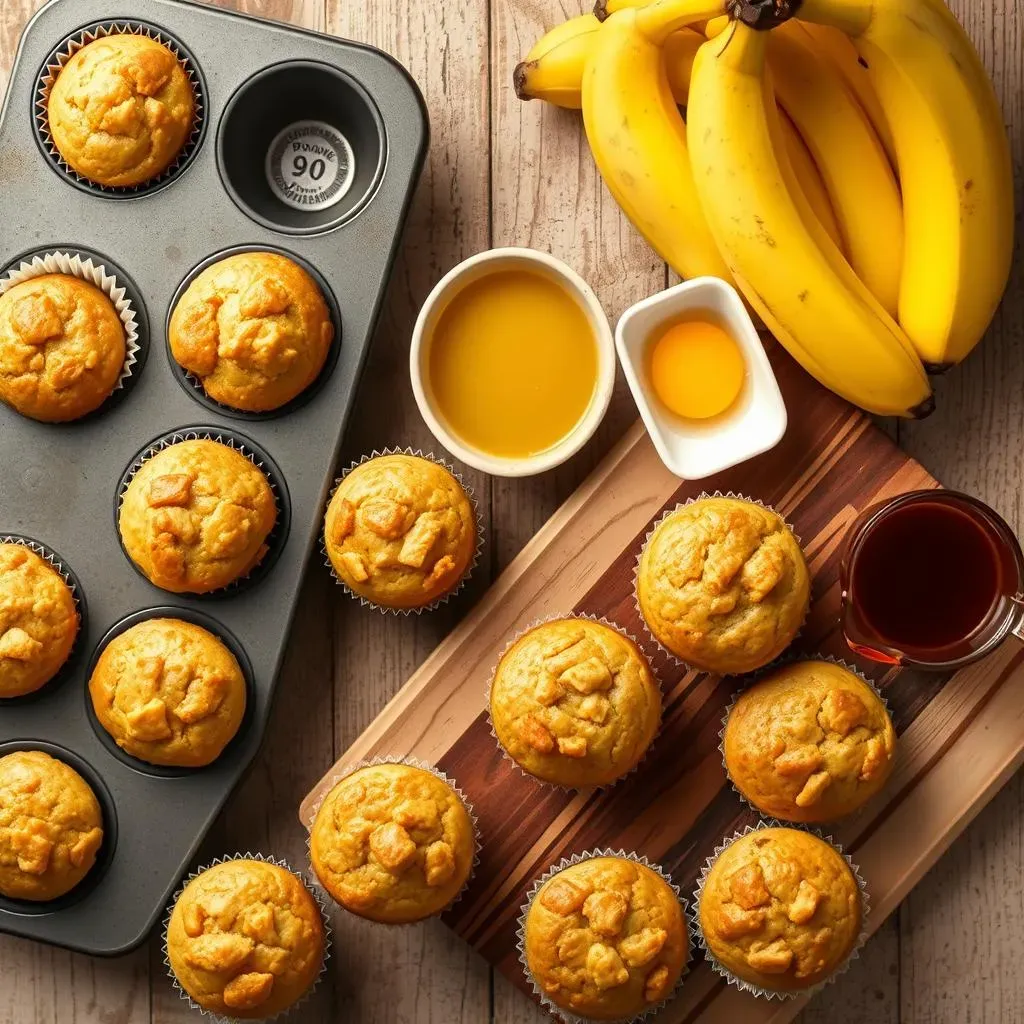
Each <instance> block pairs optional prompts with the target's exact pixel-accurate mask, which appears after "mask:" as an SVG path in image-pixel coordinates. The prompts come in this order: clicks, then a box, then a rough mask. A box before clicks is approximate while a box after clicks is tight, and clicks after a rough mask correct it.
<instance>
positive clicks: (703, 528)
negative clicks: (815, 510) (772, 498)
mask: <svg viewBox="0 0 1024 1024" xmlns="http://www.w3.org/2000/svg"><path fill="white" fill-rule="evenodd" d="M810 592H811V586H810V577H809V575H808V572H807V565H806V563H805V562H804V556H803V553H802V552H801V550H800V545H799V544H798V543H797V540H796V537H794V536H793V532H792V531H791V530H790V529H789V527H788V526H787V525H786V524H785V522H784V521H783V520H782V518H781V517H780V516H779V515H777V514H776V513H775V512H773V511H772V510H771V509H767V508H764V507H763V506H761V505H757V504H755V503H754V502H751V501H745V500H743V499H741V498H722V497H717V498H700V499H698V500H697V501H692V502H689V503H688V504H686V505H682V506H680V507H679V508H677V509H676V510H675V511H674V512H672V513H670V514H669V515H668V516H666V517H665V518H664V519H663V520H662V521H661V522H660V523H659V524H658V526H657V527H656V528H655V530H654V532H653V533H652V534H651V536H650V537H649V538H648V540H647V543H646V545H645V546H644V549H643V553H642V555H641V558H640V565H639V567H638V571H637V599H638V603H639V606H640V612H641V614H642V615H643V618H644V621H645V622H646V623H647V626H648V628H649V629H650V631H651V633H653V634H654V636H655V638H656V639H657V640H658V641H659V643H661V644H663V645H664V646H665V647H666V648H668V650H670V651H671V652H672V653H673V654H674V655H676V657H677V658H680V659H681V660H682V661H684V662H686V664H687V665H690V666H691V667H693V668H697V669H702V670H704V671H706V672H716V673H719V674H723V675H725V674H735V673H741V672H752V671H753V670H754V669H757V668H761V667H762V666H763V665H767V664H768V662H770V661H772V660H773V659H774V658H777V657H778V656H779V655H780V654H781V653H782V652H783V651H784V650H785V649H786V648H787V647H788V646H789V644H790V642H791V641H792V640H793V638H794V637H795V636H796V634H797V633H798V632H799V630H800V627H801V626H802V625H803V621H804V618H805V616H806V615H807V609H808V607H809V604H810Z"/></svg>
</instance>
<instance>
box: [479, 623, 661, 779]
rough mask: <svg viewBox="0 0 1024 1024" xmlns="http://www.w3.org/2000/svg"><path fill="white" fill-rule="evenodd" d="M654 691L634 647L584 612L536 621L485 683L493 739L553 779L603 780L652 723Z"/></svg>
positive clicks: (620, 767) (630, 762) (647, 738)
mask: <svg viewBox="0 0 1024 1024" xmlns="http://www.w3.org/2000/svg"><path fill="white" fill-rule="evenodd" d="M660 720H661V691H660V690H659V689H658V684H657V682H656V681H655V679H654V676H653V675H652V674H651V669H650V666H649V665H648V664H647V659H646V658H645V657H644V655H643V653H642V652H641V651H640V649H639V648H638V647H637V646H636V644H634V643H633V641H632V640H630V639H629V638H628V637H625V636H623V635H622V634H621V633H619V632H618V631H617V630H615V629H612V628H611V627H610V626H606V625H603V624H602V623H599V622H592V621H590V620H589V619H559V620H558V621H555V622H545V623H542V624H541V625H539V626H535V627H534V628H533V629H531V630H529V631H528V632H527V633H524V634H523V635H522V636H521V637H519V639H518V640H516V641H515V643H513V644H512V646H511V647H509V649H508V650H507V651H506V652H505V653H504V654H503V655H502V657H501V660H500V661H499V662H498V667H497V670H496V671H495V674H494V681H493V682H492V684H491V721H492V722H493V724H494V731H495V732H496V733H497V736H498V740H499V742H500V743H501V745H502V746H503V747H504V748H505V750H506V751H508V753H509V755H510V756H511V757H512V758H514V759H515V761H516V762H517V763H518V764H519V765H520V766H521V767H522V768H523V769H524V770H525V771H527V772H529V773H530V774H531V775H535V776H537V777H538V778H540V779H544V780H545V781H547V782H553V783H555V784H557V785H561V786H597V785H605V784H607V783H609V782H613V781H614V780H615V779H617V778H619V776H621V775H625V774H626V772H628V771H630V769H632V768H633V767H634V766H635V765H636V763H637V762H638V761H639V760H640V758H642V757H643V755H644V753H645V751H646V750H647V748H648V747H649V746H650V744H651V741H652V740H653V739H654V734H655V733H656V732H657V731H658V723H659V722H660Z"/></svg>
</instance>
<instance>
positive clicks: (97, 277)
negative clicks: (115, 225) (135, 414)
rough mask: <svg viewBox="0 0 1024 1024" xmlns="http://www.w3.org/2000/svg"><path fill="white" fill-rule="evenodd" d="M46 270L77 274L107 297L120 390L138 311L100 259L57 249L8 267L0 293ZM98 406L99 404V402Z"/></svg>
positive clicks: (134, 354)
mask: <svg viewBox="0 0 1024 1024" xmlns="http://www.w3.org/2000/svg"><path fill="white" fill-rule="evenodd" d="M46 274H68V275H70V276H71V277H77V278H78V279H79V280H81V281H87V282H88V283H89V284H91V285H95V287H97V288H99V290H100V291H101V292H103V294H104V295H106V297H107V298H108V299H110V302H111V304H112V305H113V307H114V309H115V310H116V312H117V315H118V318H119V319H120V321H121V327H122V329H123V330H124V352H125V358H124V365H123V366H122V367H121V373H120V376H118V378H117V383H116V384H115V385H114V391H120V390H121V388H123V387H124V386H125V383H126V382H127V380H128V378H129V377H130V376H131V375H132V373H133V371H134V369H135V364H136V362H137V360H138V354H139V322H138V316H139V314H138V311H137V310H136V309H135V307H134V306H133V305H132V300H131V299H130V298H129V297H128V293H127V291H126V290H125V287H124V285H122V284H121V283H120V282H119V281H118V280H117V277H116V276H115V275H114V274H112V273H111V272H110V271H109V270H107V268H106V267H105V266H104V265H103V264H102V263H94V262H93V259H92V257H91V256H90V257H88V258H87V259H84V260H83V259H82V257H81V256H76V255H74V254H73V253H69V252H64V251H63V250H60V249H58V250H55V251H54V252H48V253H44V254H43V255H40V256H33V257H32V259H31V260H29V261H25V260H22V261H21V263H19V264H18V266H17V267H15V268H12V269H11V270H9V271H8V272H7V274H6V275H5V277H4V278H3V279H2V280H0V295H3V294H4V292H7V291H9V290H10V289H11V288H13V287H14V286H15V285H16V284H21V283H22V282H24V281H31V280H32V279H33V278H35V277H43V276H44V275H46ZM111 394H113V392H111ZM108 397H109V396H108ZM104 401H105V400H104ZM99 407H100V408H101V407H102V403H101V405H100V406H99Z"/></svg>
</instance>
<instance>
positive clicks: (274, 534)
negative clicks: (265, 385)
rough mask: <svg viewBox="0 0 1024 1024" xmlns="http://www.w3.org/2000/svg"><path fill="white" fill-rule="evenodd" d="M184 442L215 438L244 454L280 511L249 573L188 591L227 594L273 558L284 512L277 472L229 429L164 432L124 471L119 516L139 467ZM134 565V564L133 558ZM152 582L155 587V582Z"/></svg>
mask: <svg viewBox="0 0 1024 1024" xmlns="http://www.w3.org/2000/svg"><path fill="white" fill-rule="evenodd" d="M182 441H216V442H218V443H219V444H223V445H227V447H228V448H233V449H234V450H235V451H236V452H238V454H239V455H244V456H245V457H246V458H247V459H248V460H249V461H250V462H251V463H252V464H253V465H254V466H255V467H256V468H257V469H258V470H259V471H260V472H261V473H262V474H263V476H264V477H265V479H266V481H267V485H268V486H269V487H270V493H271V494H272V495H273V496H274V508H275V510H276V512H277V516H276V518H275V519H274V525H273V526H272V527H271V529H270V532H269V533H268V534H267V536H266V537H265V538H264V541H263V543H264V544H265V545H266V548H267V551H266V552H265V554H264V555H263V557H262V558H261V559H260V560H259V561H258V562H257V563H256V564H255V565H254V566H253V567H252V568H251V569H250V570H249V572H248V573H246V575H245V576H239V577H238V579H234V580H232V581H231V582H230V583H229V584H227V585H226V586H224V587H218V588H217V589H216V590H208V591H204V592H203V593H201V594H193V593H191V592H188V596H191V597H200V598H202V597H208V596H210V595H212V594H227V593H230V592H231V591H232V590H235V589H238V588H239V587H242V586H244V585H245V583H246V581H247V580H248V579H249V578H250V577H251V576H252V574H253V573H254V572H256V571H257V570H258V569H260V567H261V566H262V565H263V564H264V563H265V562H266V561H267V559H268V558H270V557H272V554H273V552H274V548H275V546H276V545H277V544H279V543H280V542H281V541H282V539H283V538H282V537H281V534H280V530H281V515H282V512H283V509H282V507H281V495H280V493H279V492H278V488H277V481H276V480H275V479H274V475H273V474H272V473H269V472H268V471H267V467H266V466H265V465H264V463H263V462H262V460H261V459H260V457H259V455H258V454H257V453H256V452H254V451H252V450H251V449H250V448H249V447H248V446H247V445H246V444H245V442H243V441H240V440H238V439H237V438H236V437H235V436H234V435H233V434H232V433H230V432H229V431H219V430H175V431H172V432H171V433H169V434H165V435H164V436H163V437H161V438H158V439H157V440H156V441H154V442H153V443H152V444H150V446H149V447H148V448H147V449H146V450H145V451H144V452H143V453H142V454H141V455H137V456H136V457H135V461H134V462H132V464H131V466H130V467H129V470H128V472H127V473H126V474H125V476H124V479H123V480H122V482H121V488H120V490H119V491H118V494H117V512H118V517H120V514H121V506H122V505H123V504H124V496H125V493H126V492H127V490H128V487H129V485H130V484H131V482H132V481H133V480H134V479H135V476H136V474H137V473H138V472H139V470H140V469H142V467H143V466H144V465H145V464H146V463H147V462H148V461H149V460H150V459H151V458H153V456H154V455H156V454H158V453H159V452H162V451H163V450H164V449H165V448H170V447H171V446H172V445H176V444H181V442H182ZM125 557H126V558H128V559H129V560H131V556H130V555H128V552H127V551H125ZM132 564H133V565H134V564H135V563H134V561H133V562H132ZM140 572H141V570H140ZM153 585H154V586H156V584H153Z"/></svg>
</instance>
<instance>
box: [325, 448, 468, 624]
mask: <svg viewBox="0 0 1024 1024" xmlns="http://www.w3.org/2000/svg"><path fill="white" fill-rule="evenodd" d="M386 455H411V456H413V457H414V458H419V459H425V460H426V461H428V462H433V463H434V464H435V465H438V466H440V467H441V468H442V469H446V470H447V471H448V472H449V473H451V475H452V476H453V477H455V479H456V480H457V481H458V482H459V486H460V487H461V488H462V489H463V490H464V491H465V492H466V497H467V498H468V499H469V504H470V506H471V507H472V509H473V518H474V522H475V524H476V548H475V550H474V551H473V557H472V558H471V559H470V562H469V565H467V566H466V571H465V572H464V573H463V574H462V576H461V577H460V578H459V581H458V583H456V584H455V586H453V587H452V588H451V590H448V591H446V592H445V593H444V594H442V595H441V596H440V597H438V598H436V599H435V600H433V601H431V602H430V603H429V604H425V605H422V606H421V607H419V608H390V607H388V606H387V605H382V604H375V603H374V602H373V601H370V600H369V599H368V598H365V597H363V596H362V595H361V594H357V593H356V592H355V591H354V590H353V589H352V588H351V587H350V586H349V585H348V584H347V583H346V582H345V581H344V580H343V579H341V577H340V576H339V575H338V574H337V572H336V571H335V569H334V565H333V564H332V563H331V559H330V556H329V555H328V554H327V509H328V508H329V507H330V504H331V502H332V501H333V500H334V495H335V492H336V491H337V490H338V488H339V487H340V486H341V484H342V481H344V480H345V478H346V477H347V476H348V475H349V474H350V473H351V472H352V471H353V470H356V469H358V468H359V467H360V466H362V465H365V464H366V463H367V462H370V461H372V460H373V459H379V458H382V457H384V456H386ZM483 546H484V520H483V516H482V514H481V512H480V506H479V504H478V503H477V500H476V496H475V495H474V494H473V488H472V487H470V486H469V484H467V483H466V481H465V480H463V479H462V476H461V474H460V473H459V472H458V471H457V470H456V469H455V467H454V466H452V465H450V464H449V463H447V462H445V460H444V459H439V458H438V457H437V456H436V455H434V454H433V452H423V451H421V450H420V449H419V448H416V449H413V448H382V449H381V450H380V451H378V450H377V449H376V448H375V449H374V450H373V451H372V452H370V454H369V455H364V456H363V457H362V458H360V459H358V460H357V461H356V462H353V463H352V464H351V465H350V466H349V467H348V468H347V469H346V470H345V471H344V472H343V473H342V474H341V476H339V477H338V478H337V480H335V481H334V486H333V487H332V488H331V493H330V494H329V495H328V498H327V505H326V506H325V507H324V528H323V529H322V530H321V531H320V554H321V555H322V557H323V561H324V565H326V566H327V570H328V572H330V574H331V576H332V577H333V578H334V581H335V582H336V583H337V584H338V585H339V586H341V587H343V588H344V590H345V593H347V594H348V595H349V596H350V597H353V598H355V599H356V600H357V601H358V602H359V603H360V605H362V606H363V607H364V608H374V609H376V610H377V611H379V612H383V613H384V614H391V615H422V614H423V612H432V611H434V610H435V609H436V608H440V607H441V605H443V604H446V603H447V602H448V601H450V600H451V599H452V598H453V597H455V596H456V594H458V593H459V592H460V591H461V590H462V588H463V587H464V586H465V585H466V583H467V581H468V580H469V578H470V576H472V575H473V572H474V570H475V569H476V567H477V565H478V564H479V562H480V554H481V552H482V551H483Z"/></svg>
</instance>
